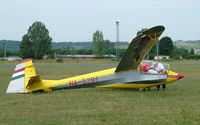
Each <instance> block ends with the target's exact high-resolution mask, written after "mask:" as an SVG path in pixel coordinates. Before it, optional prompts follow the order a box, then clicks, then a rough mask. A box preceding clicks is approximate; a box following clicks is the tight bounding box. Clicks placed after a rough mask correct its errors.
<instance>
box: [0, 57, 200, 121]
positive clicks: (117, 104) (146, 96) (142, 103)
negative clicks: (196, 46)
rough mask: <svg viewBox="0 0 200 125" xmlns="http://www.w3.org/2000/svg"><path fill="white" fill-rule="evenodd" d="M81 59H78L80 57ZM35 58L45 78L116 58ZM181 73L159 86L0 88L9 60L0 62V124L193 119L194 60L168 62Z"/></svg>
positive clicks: (199, 86) (199, 96)
mask: <svg viewBox="0 0 200 125" xmlns="http://www.w3.org/2000/svg"><path fill="white" fill-rule="evenodd" d="M80 62H81V61H80ZM80 62H76V61H75V62H71V63H67V62H65V63H45V62H42V63H39V62H37V63H36V64H35V67H36V69H37V73H38V74H40V75H41V76H42V77H43V78H45V79H59V78H65V77H70V76H74V75H80V74H84V73H89V72H93V71H97V70H101V69H106V68H111V67H115V66H116V65H117V62H110V61H109V62H101V61H94V62H93V61H88V62H81V63H80ZM169 64H170V66H171V70H173V71H176V72H179V73H183V74H184V75H185V78H184V79H182V80H180V81H177V82H175V83H172V84H169V85H168V86H167V89H166V90H165V91H157V90H156V88H152V89H151V91H134V90H130V89H129V90H127V89H97V88H83V89H70V90H62V91H53V92H51V93H41V94H40V93H38V94H5V91H6V89H7V86H8V83H9V81H10V79H11V74H12V72H13V70H14V67H15V64H13V63H5V62H3V63H0V77H1V80H0V125H23V124H28V125H55V124H58V125H86V124H87V125H102V124H106V125H133V124H134V125H172V124H178V125H199V124H200V62H198V61H191V62H189V61H183V62H169Z"/></svg>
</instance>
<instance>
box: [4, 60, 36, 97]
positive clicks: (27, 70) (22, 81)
mask: <svg viewBox="0 0 200 125" xmlns="http://www.w3.org/2000/svg"><path fill="white" fill-rule="evenodd" d="M35 77H36V78H39V76H36V72H35V67H34V66H33V62H32V59H27V60H24V61H21V62H20V63H19V64H17V65H16V67H15V71H14V73H13V75H12V78H11V81H10V84H9V85H8V88H7V91H6V93H27V91H26V87H27V86H28V84H30V81H31V79H33V78H34V79H35ZM39 80H40V78H39Z"/></svg>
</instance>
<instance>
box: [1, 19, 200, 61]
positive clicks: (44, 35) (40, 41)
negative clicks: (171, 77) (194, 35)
mask: <svg viewBox="0 0 200 125" xmlns="http://www.w3.org/2000/svg"><path fill="white" fill-rule="evenodd" d="M146 29H147V28H144V29H142V30H139V31H138V32H137V34H136V35H139V34H141V33H142V32H143V31H144V30H146ZM115 46H116V45H115V43H114V42H111V41H109V40H108V39H104V36H103V32H102V31H100V30H97V31H96V32H94V33H93V41H92V49H76V48H74V47H66V48H63V49H52V38H51V37H50V36H49V31H48V29H47V28H46V26H45V25H44V23H42V22H38V21H37V22H34V23H33V24H32V25H31V26H30V27H29V28H28V31H27V33H26V34H25V35H24V36H23V37H22V41H21V44H20V52H14V53H12V52H7V55H8V56H9V55H11V56H12V55H14V54H15V55H19V56H21V57H22V58H34V59H42V58H43V56H45V55H49V57H50V58H53V57H54V54H55V53H56V54H71V55H73V54H84V55H91V54H94V55H96V56H102V55H105V54H106V55H115V54H116V47H115ZM157 48H158V55H169V56H170V57H171V58H174V59H180V58H184V59H200V56H197V55H194V50H191V51H188V50H186V49H184V48H177V47H175V46H174V45H173V42H172V39H171V38H170V37H168V36H165V37H162V38H161V39H160V40H159V41H158V44H155V45H154V46H153V48H152V49H151V50H150V52H149V54H148V57H149V59H153V58H154V56H156V55H157ZM125 52H126V48H124V49H122V48H120V49H119V55H120V57H122V56H123V55H124V53H125ZM0 56H3V50H2V49H0Z"/></svg>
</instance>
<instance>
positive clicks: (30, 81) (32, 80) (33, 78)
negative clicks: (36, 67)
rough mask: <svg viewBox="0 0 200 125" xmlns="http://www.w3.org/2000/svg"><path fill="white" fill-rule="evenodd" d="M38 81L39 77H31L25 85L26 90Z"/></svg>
mask: <svg viewBox="0 0 200 125" xmlns="http://www.w3.org/2000/svg"><path fill="white" fill-rule="evenodd" d="M40 81H41V77H40V75H36V76H32V77H30V79H29V80H28V84H27V85H26V88H28V87H29V86H31V85H32V84H33V83H35V82H40Z"/></svg>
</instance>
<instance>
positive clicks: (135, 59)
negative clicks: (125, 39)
mask: <svg viewBox="0 0 200 125" xmlns="http://www.w3.org/2000/svg"><path fill="white" fill-rule="evenodd" d="M164 29H165V28H164V27H163V26H156V27H153V28H150V29H148V30H146V31H144V32H142V33H141V34H140V35H139V36H137V37H136V38H134V39H133V40H132V41H131V43H130V45H129V47H128V49H127V51H126V53H125V55H124V56H123V57H122V59H121V61H120V63H119V65H118V66H117V68H116V70H115V72H120V71H126V70H130V69H137V67H138V65H139V64H140V62H141V61H142V59H143V58H144V57H145V56H146V55H147V53H148V52H149V50H150V49H151V48H152V47H153V45H154V44H155V43H156V41H157V40H158V38H159V37H160V35H161V34H162V33H163V31H164Z"/></svg>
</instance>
